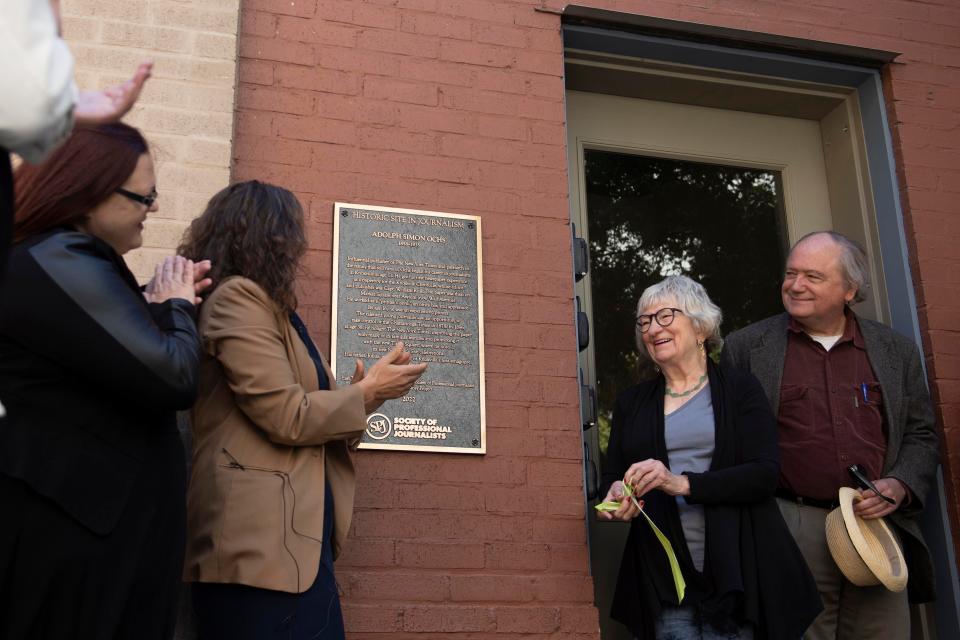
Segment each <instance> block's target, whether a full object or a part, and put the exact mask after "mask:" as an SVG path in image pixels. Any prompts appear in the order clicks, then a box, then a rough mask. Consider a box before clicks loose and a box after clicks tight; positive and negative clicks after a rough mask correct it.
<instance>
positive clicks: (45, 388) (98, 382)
mask: <svg viewBox="0 0 960 640" xmlns="http://www.w3.org/2000/svg"><path fill="white" fill-rule="evenodd" d="M155 181H156V179H155V176H154V169H153V161H152V159H151V157H150V153H149V150H148V148H147V143H146V141H145V140H144V139H143V137H142V136H141V135H140V132H138V131H137V130H136V129H133V128H132V127H129V126H126V125H123V124H110V125H100V126H95V127H81V128H78V129H77V130H76V131H75V132H74V133H73V135H72V136H71V137H70V138H69V139H68V140H67V142H66V143H65V144H64V145H63V146H62V147H60V148H59V149H58V150H56V151H55V152H54V153H53V154H52V155H51V156H50V157H49V158H48V159H47V160H46V161H45V162H44V163H43V164H40V165H35V166H34V165H26V164H25V165H23V166H21V167H20V169H19V170H18V171H17V174H16V176H15V186H16V192H17V194H18V202H17V207H16V210H15V227H14V240H15V244H14V246H13V249H12V251H11V254H10V262H9V267H8V277H7V280H6V285H5V287H4V289H3V291H2V298H0V310H2V312H0V397H3V400H4V403H5V405H6V407H7V414H8V415H7V418H6V420H5V421H4V422H3V423H2V424H0V504H3V507H4V515H3V518H0V638H3V639H7V638H10V639H12V638H57V639H63V638H138V639H141V638H158V639H159V638H169V637H171V636H172V634H173V627H174V623H175V612H176V603H177V594H178V588H179V583H180V570H181V566H182V558H183V537H184V518H185V516H184V508H185V505H184V495H185V486H184V482H185V478H184V474H185V469H184V466H185V461H184V453H183V448H182V445H181V442H180V439H179V436H178V432H177V428H176V420H175V411H176V410H178V409H186V408H187V407H189V406H190V404H191V403H192V402H193V398H194V395H195V387H196V378H197V363H198V359H199V346H200V345H199V339H198V336H197V330H196V326H195V324H194V318H193V315H194V303H195V296H196V294H197V293H198V291H199V290H200V289H202V288H203V287H204V286H205V285H206V284H209V281H208V280H205V281H201V282H200V283H199V286H198V285H197V284H196V283H195V279H196V275H202V273H203V272H204V271H205V270H206V269H209V264H202V265H201V266H200V267H199V268H197V267H196V266H195V265H194V264H193V263H192V262H190V261H188V260H186V259H184V258H181V257H172V258H167V259H165V260H164V261H163V262H162V263H161V264H160V265H158V266H157V270H156V274H155V277H154V279H153V280H152V282H151V283H150V285H148V287H147V292H146V293H142V292H141V291H140V288H139V287H138V285H137V281H136V280H135V279H134V277H133V274H131V273H130V270H129V269H128V268H127V267H126V265H125V263H124V261H123V259H122V257H121V256H122V255H123V254H124V253H126V252H127V251H129V250H131V249H134V248H136V247H139V246H140V244H141V243H142V231H143V222H144V220H145V218H146V216H147V214H148V213H150V212H152V211H156V210H157V203H156V199H157V192H156V187H155Z"/></svg>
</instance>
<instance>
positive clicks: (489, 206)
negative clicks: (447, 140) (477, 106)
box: [437, 143, 520, 214]
mask: <svg viewBox="0 0 960 640" xmlns="http://www.w3.org/2000/svg"><path fill="white" fill-rule="evenodd" d="M441 144H442V143H441ZM437 194H438V197H439V203H440V206H441V207H442V208H443V209H448V210H462V211H466V212H469V213H474V214H475V213H482V212H486V211H500V212H506V213H516V212H519V211H520V196H518V195H517V194H515V193H510V192H509V191H493V190H491V189H487V190H481V189H477V188H476V187H475V186H473V185H467V184H441V185H438V186H437Z"/></svg>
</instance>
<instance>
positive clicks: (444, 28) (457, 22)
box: [400, 12, 473, 40]
mask: <svg viewBox="0 0 960 640" xmlns="http://www.w3.org/2000/svg"><path fill="white" fill-rule="evenodd" d="M470 24H471V23H470V22H469V21H467V20H462V19H459V18H454V17H451V16H443V15H433V14H429V13H409V12H408V13H404V14H402V15H401V16H400V30H401V31H406V32H408V33H420V34H423V35H426V36H440V37H443V38H456V39H458V40H470V39H471V38H472V37H473V36H472V34H471V29H470Z"/></svg>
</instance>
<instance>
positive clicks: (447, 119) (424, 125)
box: [397, 104, 476, 155]
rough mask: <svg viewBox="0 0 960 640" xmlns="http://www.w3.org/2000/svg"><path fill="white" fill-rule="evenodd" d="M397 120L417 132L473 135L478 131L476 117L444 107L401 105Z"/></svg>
mask: <svg viewBox="0 0 960 640" xmlns="http://www.w3.org/2000/svg"><path fill="white" fill-rule="evenodd" d="M397 120H398V123H399V124H400V125H401V126H403V127H405V128H407V129H412V130H416V131H446V132H450V133H472V132H474V131H475V130H476V116H474V115H473V114H470V113H465V112H461V111H452V110H450V109H446V108H443V107H441V108H431V107H420V106H415V105H410V104H403V105H399V106H398V116H397ZM448 155H449V154H448Z"/></svg>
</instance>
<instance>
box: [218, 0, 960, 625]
mask: <svg viewBox="0 0 960 640" xmlns="http://www.w3.org/2000/svg"><path fill="white" fill-rule="evenodd" d="M541 4H542V3H541V2H537V1H534V0H527V1H517V2H509V1H506V0H504V1H499V2H496V1H492V0H382V1H374V0H370V1H367V2H362V1H359V0H339V1H333V0H297V1H296V2H291V1H290V0H247V1H246V2H245V3H244V5H243V10H242V20H241V32H242V33H241V41H240V55H241V57H240V63H239V74H240V84H239V95H238V102H237V140H236V145H235V147H234V151H233V152H234V175H235V177H236V178H238V179H246V178H253V177H256V178H261V179H266V180H271V181H274V182H276V183H279V184H281V185H284V186H287V187H288V188H290V189H292V190H294V191H295V192H296V193H297V194H298V195H299V196H300V198H301V199H302V201H303V202H304V204H305V205H306V206H307V207H308V208H309V217H310V221H309V233H310V243H311V250H310V254H309V256H308V259H307V265H306V271H305V274H304V278H303V281H302V285H303V289H304V296H303V302H304V307H305V311H306V317H307V321H308V324H310V325H311V327H312V328H313V329H314V331H315V332H316V333H318V334H319V335H320V336H321V340H320V342H321V343H323V342H325V341H326V340H327V337H328V336H329V314H330V308H329V304H330V275H331V274H330V269H331V253H330V252H331V247H332V238H331V228H332V223H331V214H332V205H333V201H334V200H344V201H352V202H360V203H368V204H378V205H387V206H390V205H395V206H404V207H413V208H417V207H419V208H424V209H434V210H440V211H452V212H463V213H470V214H479V215H481V216H483V222H484V224H483V229H484V239H483V240H484V279H485V288H486V291H485V298H486V304H485V313H486V317H485V319H484V320H485V326H486V339H487V347H486V356H487V366H488V370H487V374H488V378H487V380H488V389H487V398H488V429H489V436H490V437H489V443H490V448H489V451H490V452H489V454H488V455H487V456H485V457H476V458H475V457H464V456H453V455H439V454H398V453H386V452H369V451H365V452H361V453H359V454H358V455H357V456H356V460H357V465H358V467H359V474H360V475H359V478H360V483H359V487H358V501H357V508H356V519H355V523H354V526H353V528H352V531H351V540H350V543H349V545H348V549H347V551H346V555H345V557H344V558H343V559H342V561H341V563H340V565H339V567H340V568H339V572H340V577H341V583H342V585H343V589H344V592H345V597H344V604H345V609H346V615H347V624H348V629H349V631H350V632H351V637H352V638H375V637H405V636H408V635H410V636H412V635H414V634H418V635H426V636H430V637H437V638H439V637H444V638H458V637H459V638H467V637H470V638H480V637H492V636H495V637H513V636H516V637H520V636H521V635H524V634H526V635H524V637H533V638H535V637H542V638H546V637H551V638H563V637H584V638H586V637H590V638H595V637H597V611H596V610H595V609H594V608H593V607H592V593H591V582H590V578H589V576H588V572H587V555H586V547H585V526H584V515H583V503H582V490H581V468H580V457H581V449H580V431H579V425H578V422H579V420H578V409H577V380H576V348H575V346H574V341H575V339H574V330H573V324H572V311H573V309H572V302H571V296H572V286H571V277H570V276H571V266H570V263H571V258H570V248H569V247H570V245H569V235H568V233H569V230H568V208H567V195H566V194H567V176H566V170H565V166H566V165H565V153H566V150H565V148H564V144H565V141H564V113H563V79H562V51H561V37H560V19H559V17H558V16H556V15H552V14H549V13H541V12H536V11H535V10H534V9H535V7H537V6H540V5H541ZM550 4H551V5H553V6H556V7H557V8H559V7H560V6H561V3H557V2H552V3H550ZM587 4H594V5H595V6H602V7H604V8H609V9H616V10H621V11H630V12H635V13H640V14H646V15H652V16H659V17H664V18H672V19H679V20H689V21H694V22H700V23H706V24H714V25H719V26H726V27H733V28H740V29H749V30H756V31H765V32H771V33H778V34H783V35H788V36H796V37H803V38H812V39H818V40H827V41H833V42H839V43H845V44H851V45H860V46H866V47H872V48H885V49H892V50H896V51H902V52H903V53H904V55H903V56H901V58H900V59H899V60H898V62H897V63H895V64H893V65H891V66H890V68H889V69H888V70H887V72H886V80H887V93H888V97H889V98H890V105H889V107H890V122H891V126H892V127H893V133H894V136H895V139H896V143H897V161H898V165H899V172H900V180H901V186H902V187H903V192H902V198H903V207H904V213H905V216H906V219H907V241H908V246H909V250H910V253H911V256H912V260H913V269H914V271H913V274H914V278H915V285H916V290H917V294H918V301H919V305H920V308H919V312H920V317H921V322H922V324H923V335H924V341H925V351H926V356H927V363H928V366H929V372H930V374H931V379H932V380H933V387H934V393H935V397H936V401H937V407H938V417H939V419H940V422H941V425H942V426H943V428H944V431H945V433H946V436H947V438H946V442H947V448H946V452H947V453H946V455H945V459H946V460H948V461H950V462H951V463H952V464H953V465H957V464H960V461H958V460H956V459H955V456H958V455H960V442H958V437H960V435H958V433H960V334H958V333H957V326H958V324H960V323H958V320H960V302H958V300H960V297H958V296H956V295H952V293H953V292H955V290H956V287H957V285H958V284H960V276H958V275H957V274H958V273H960V269H958V267H960V256H958V254H957V252H956V250H955V249H954V247H955V246H957V240H958V239H960V215H958V213H960V211H958V208H960V207H958V205H957V204H956V202H957V192H958V190H960V187H958V185H960V179H958V178H960V169H958V167H960V162H958V160H960V126H958V125H960V47H958V43H960V9H958V8H957V7H956V3H955V1H954V0H943V1H941V2H937V1H929V2H920V1H906V0H804V1H803V2H795V1H791V2H787V1H779V2H778V1H772V0H769V1H764V0H722V1H719V0H678V1H674V0H670V1H665V0H638V1H633V2H618V1H609V2H592V3H587ZM954 468H955V469H956V470H957V471H956V472H953V469H954ZM947 476H948V481H949V489H948V490H949V491H950V507H951V510H952V514H953V515H954V522H956V519H955V516H956V511H957V502H956V496H957V490H958V489H960V466H955V467H948V468H947ZM954 530H955V531H958V528H957V527H955V529H954Z"/></svg>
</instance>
